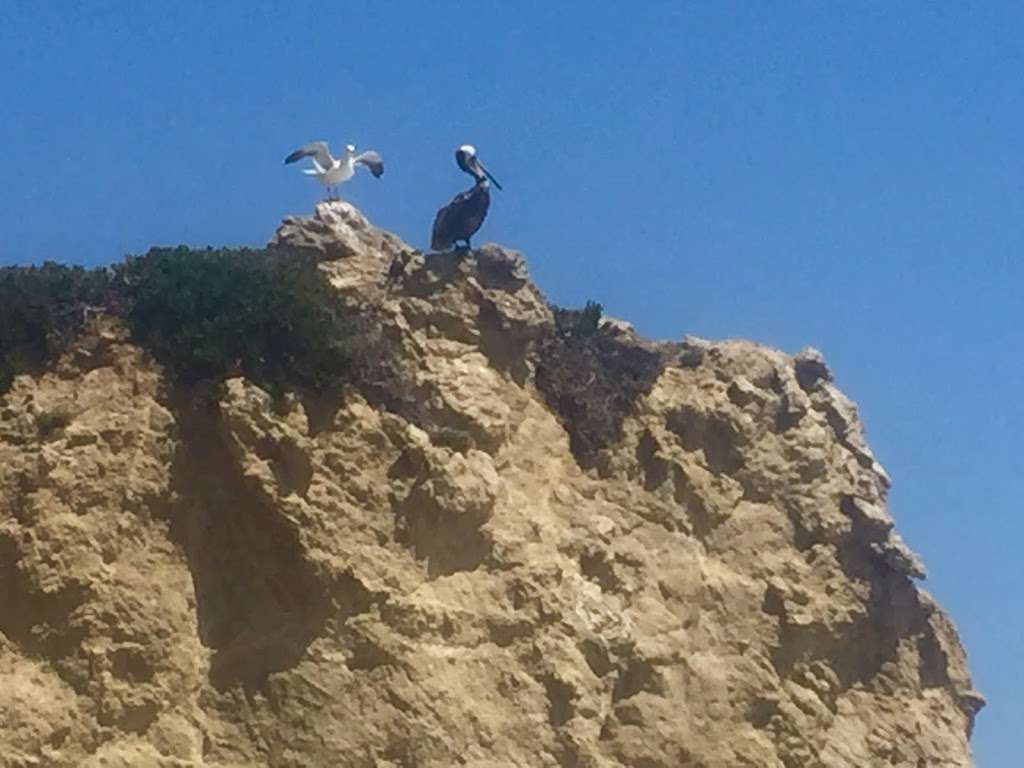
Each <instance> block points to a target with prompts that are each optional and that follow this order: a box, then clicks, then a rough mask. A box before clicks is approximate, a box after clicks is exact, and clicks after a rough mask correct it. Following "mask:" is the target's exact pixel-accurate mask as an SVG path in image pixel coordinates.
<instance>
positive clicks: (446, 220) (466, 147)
mask: <svg viewBox="0 0 1024 768" xmlns="http://www.w3.org/2000/svg"><path fill="white" fill-rule="evenodd" d="M455 162H457V163H458V164H459V168H461V169H462V170H464V171H465V172H466V173H468V174H469V175H471V176H472V177H473V179H474V180H475V182H476V183H475V184H473V186H472V187H471V188H469V189H467V190H466V191H465V192H461V193H460V194H458V195H456V196H455V198H454V199H453V200H452V201H451V202H450V203H448V205H446V206H445V207H444V208H442V209H441V210H439V211H438V212H437V217H436V218H435V219H434V231H433V233H432V234H431V237H430V247H431V248H433V249H434V250H435V251H443V250H445V249H447V248H451V247H452V246H453V245H455V244H456V243H457V242H458V241H459V240H465V241H466V248H470V247H471V246H470V244H469V238H470V237H472V236H473V235H474V234H475V233H476V231H477V230H478V229H480V225H481V224H483V223H484V218H485V217H486V216H487V208H488V206H490V204H491V190H490V187H491V184H490V182H493V183H494V186H495V187H497V188H498V189H501V184H499V183H498V180H497V179H495V178H494V177H493V176H492V175H491V172H490V171H488V170H487V169H486V168H484V166H483V163H481V162H480V159H479V158H478V157H477V156H476V148H475V147H474V146H472V145H471V144H463V145H462V146H461V147H459V148H458V149H457V150H455ZM488 180H490V182H489V181H488Z"/></svg>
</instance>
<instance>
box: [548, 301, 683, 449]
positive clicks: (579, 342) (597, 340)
mask: <svg viewBox="0 0 1024 768" xmlns="http://www.w3.org/2000/svg"><path fill="white" fill-rule="evenodd" d="M600 318H601V305H600V304H596V303H594V302H587V305H586V306H585V307H584V308H583V309H578V310H567V309H559V308H556V309H555V329H554V332H553V333H552V334H551V335H550V336H549V337H548V338H547V339H545V340H544V341H543V342H542V343H541V344H540V349H539V355H538V361H537V368H536V384H537V389H538V390H539V391H540V392H541V394H542V395H543V396H544V399H545V401H546V402H547V404H548V406H549V407H550V408H551V409H552V410H553V411H555V413H557V414H558V415H559V418H560V419H561V421H562V424H563V426H565V428H566V430H567V431H568V433H569V447H570V448H571V450H572V453H573V455H574V456H575V457H576V459H577V461H578V462H579V463H580V465H581V466H584V467H588V466H593V465H594V464H595V462H596V460H597V457H598V453H599V452H600V450H601V449H602V448H606V447H608V446H609V445H612V444H613V443H615V442H616V441H618V440H619V439H621V438H622V422H623V420H624V419H625V417H626V416H627V415H628V414H629V413H630V412H631V411H632V410H633V407H634V405H635V403H636V401H637V399H638V398H639V397H641V396H642V395H644V394H646V393H647V392H649V391H650V389H651V386H653V384H654V381H655V379H657V377H658V375H659V374H660V373H661V371H662V368H663V364H662V359H661V355H660V354H659V353H658V352H656V351H653V350H651V349H649V348H647V347H645V346H643V345H641V344H639V343H637V342H635V341H630V340H624V339H622V338H620V337H619V336H618V335H617V334H615V333H614V332H613V331H611V330H609V329H605V328H601V327H599V321H600Z"/></svg>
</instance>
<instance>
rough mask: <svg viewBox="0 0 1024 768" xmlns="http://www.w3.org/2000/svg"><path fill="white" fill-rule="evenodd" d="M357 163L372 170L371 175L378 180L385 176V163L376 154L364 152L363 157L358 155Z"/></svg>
mask: <svg viewBox="0 0 1024 768" xmlns="http://www.w3.org/2000/svg"><path fill="white" fill-rule="evenodd" d="M355 162H357V163H362V164H363V165H365V166H366V167H367V168H369V169H370V173H372V174H373V175H374V176H376V177H377V178H378V179H379V178H380V177H381V176H383V175H384V161H383V160H382V159H381V157H380V155H378V154H377V153H376V152H372V151H371V152H363V153H362V154H361V155H356V157H355Z"/></svg>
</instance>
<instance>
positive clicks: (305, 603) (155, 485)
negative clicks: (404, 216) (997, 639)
mask: <svg viewBox="0 0 1024 768" xmlns="http://www.w3.org/2000/svg"><path fill="white" fill-rule="evenodd" d="M273 244H274V245H276V246H280V247H297V248H300V249H304V250H305V251H306V252H308V253H311V254H313V255H314V256H315V258H316V259H317V260H318V261H319V262H320V265H319V266H320V269H322V270H323V271H324V273H325V274H326V275H328V277H329V278H330V280H331V281H332V283H333V284H334V285H335V286H336V287H338V289H339V290H342V291H344V292H345V293H346V295H347V296H348V297H349V299H350V300H351V301H352V302H353V305H354V306H362V305H365V304H369V305H372V306H373V308H374V310H375V311H376V312H378V313H379V316H380V317H381V318H382V322H383V323H384V324H385V326H386V330H387V332H388V334H389V336H390V337H393V338H394V339H395V342H396V344H397V345H398V347H399V348H400V350H401V352H402V359H403V363H404V364H405V365H406V366H407V374H408V375H409V376H410V378H411V380H412V381H413V384H414V387H413V389H414V391H415V392H416V396H417V398H418V402H417V403H416V408H415V409H411V410H409V412H408V413H407V412H405V411H402V412H400V413H390V412H385V411H383V410H380V409H378V408H375V407H372V406H371V405H370V404H369V402H368V401H367V399H365V398H364V397H363V396H361V394H360V393H358V392H355V391H348V392H346V393H345V394H344V397H343V398H341V399H339V400H338V401H337V402H332V403H327V404H324V403H318V404H313V403H310V402H306V401H304V400H303V399H302V398H300V397H298V396H295V395H287V396H285V397H284V398H283V399H280V400H279V401H278V402H274V401H273V400H272V398H271V397H270V395H269V394H268V393H266V392H263V391H262V390H260V389H259V387H257V386H256V385H254V384H253V383H252V382H249V381H246V380H244V379H233V380H230V381H228V382H226V383H225V386H224V388H223V392H222V395H221V396H220V397H219V401H218V402H217V403H215V407H205V406H204V405H203V404H202V403H201V402H199V401H190V400H189V399H188V397H187V393H177V394H176V396H175V397H167V396H166V395H167V393H166V392H164V390H163V385H164V382H163V379H162V377H161V373H160V371H159V370H158V369H157V368H156V367H155V366H154V365H153V364H152V363H151V362H149V360H148V358H147V357H146V356H145V355H144V354H143V353H142V352H141V351H140V350H138V349H136V348H135V347H133V346H132V345H131V344H130V343H128V342H127V341H126V338H125V336H124V334H123V333H122V332H121V331H120V330H119V329H117V327H116V324H111V323H110V322H108V321H107V320H106V319H104V318H101V319H100V321H98V324H97V326H96V327H95V328H93V330H92V331H91V332H90V333H89V334H87V335H86V337H85V338H83V339H82V340H81V343H80V344H79V345H78V348H77V349H75V350H72V351H70V352H69V353H68V354H67V355H65V357H64V358H63V359H62V360H61V361H59V363H57V364H56V365H55V366H54V369H53V370H52V371H50V372H48V373H46V374H44V375H42V376H40V377H38V378H32V377H28V376H22V377H19V378H18V379H17V380H16V382H15V384H14V386H13V387H12V388H11V389H10V391H8V392H7V393H6V394H5V395H3V396H0V632H2V635H0V677H2V680H0V717H2V718H3V722H4V723H5V728H4V730H3V732H2V734H0V740H2V744H0V746H2V749H0V766H5V767H7V766H9V767H10V768H15V767H16V766H17V768H23V767H24V766H57V767H58V768H61V767H63V766H68V767H69V768H70V766H97V767H98V766H157V767H159V768H163V767H164V766H167V767H171V766H173V767H175V768H178V767H179V766H181V767H184V766H190V767H195V768H198V767H200V766H209V767H210V768H213V767H216V768H228V767H229V766H232V767H233V766H264V765H265V766H275V767H278V766H280V767H284V766H304V767H305V766H324V767H325V768H326V767H327V766H331V767H332V768H334V766H414V765H416V766H449V765H470V766H531V767H533V766H563V767H568V766H594V767H598V766H600V767H601V768H611V767H612V766H641V765H642V766H648V767H649V768H653V767H654V766H666V767H668V766H671V767H672V768H677V767H678V766H693V767H696V766H703V767H705V768H717V767H718V766H773V767H777V768H795V767H797V766H799V767H800V768H808V767H811V766H829V768H832V767H833V766H850V767H851V768H853V767H854V766H856V768H863V766H872V765H887V766H902V767H904V768H917V767H918V766H920V765H938V764H942V765H949V766H954V765H955V766H969V765H971V759H970V752H969V747H968V735H969V732H970V728H971V724H972V722H973V718H974V716H975V714H976V713H977V712H978V710H979V709H980V707H981V705H982V704H983V699H981V697H980V695H979V694H978V693H977V692H976V691H975V690H974V688H973V686H972V684H971V680H970V677H969V675H968V672H967V669H966V661H965V657H964V653H963V649H962V648H961V645H960V643H959V640H958V638H957V636H956V632H955V629H954V628H953V625H952V623H951V622H950V621H949V619H948V618H947V617H946V616H945V614H943V613H942V611H941V609H940V608H938V607H937V606H936V605H935V603H934V602H933V601H932V600H931V598H930V597H929V596H928V595H927V594H926V593H925V592H923V591H922V590H921V589H920V588H919V587H918V586H917V583H916V582H915V581H914V579H915V578H919V577H921V576H923V568H922V567H921V566H920V562H919V560H918V559H917V558H916V556H914V555H913V553H912V552H911V551H910V550H909V549H907V547H906V545H905V544H903V543H902V541H901V539H900V538H899V536H898V535H897V534H896V533H895V531H894V526H893V521H892V519H891V517H890V516H889V514H888V512H887V511H886V508H885V492H886V489H887V487H888V483H889V481H888V478H887V477H886V475H885V473H884V471H883V470H882V469H881V467H880V466H879V465H878V464H877V462H876V461H875V460H874V458H873V457H872V455H871V452H870V449H869V448H868V446H867V444H866V442H865V441H864V437H863V429H862V426H861V423H860V421H859V419H858V417H857V412H856V409H855V407H854V406H853V404H852V403H850V402H849V401H848V400H847V399H846V398H845V397H844V396H843V395H842V394H841V393H840V392H839V391H838V390H837V389H836V388H835V386H834V384H833V383H832V380H831V378H832V377H831V374H830V373H829V371H828V369H827V367H826V366H825V364H824V361H823V360H822V358H821V356H820V354H819V353H817V352H815V351H813V350H808V351H805V352H803V353H801V354H800V355H798V356H796V357H789V356H787V355H785V354H783V353H781V352H777V351H775V350H770V349H766V348H763V347H759V346H756V345H754V344H750V343H747V342H742V341H727V342H712V341H708V340H702V339H696V338H692V337H688V338H686V339H685V340H684V341H683V342H682V343H680V344H677V345H655V344H652V343H650V342H646V341H644V340H642V339H640V338H639V337H638V336H636V334H635V332H633V331H632V329H631V327H629V326H628V324H626V323H624V322H621V321H613V320H610V319H609V320H606V322H605V323H604V330H603V331H602V332H604V333H609V334H612V335H614V337H615V339H616V342H615V343H616V344H617V345H619V346H616V347H615V350H617V353H619V352H622V353H625V352H628V350H629V349H630V345H642V347H643V349H645V350H648V351H651V350H653V351H654V352H656V353H657V354H658V355H660V356H661V359H663V360H664V361H665V367H664V370H663V371H662V372H661V373H660V375H658V376H657V378H656V380H655V381H654V382H653V384H652V386H651V387H650V389H649V391H647V392H646V393H645V394H644V395H642V396H641V397H640V398H639V399H637V401H636V402H635V403H633V404H632V407H631V410H630V411H629V413H628V415H627V416H626V417H625V419H624V422H623V424H622V436H621V439H619V440H617V442H614V443H613V444H610V445H605V446H603V447H602V449H601V451H600V457H599V461H597V463H596V464H594V465H591V468H589V469H587V470H584V469H581V467H580V465H579V464H578V462H577V460H576V458H575V457H574V456H573V454H572V452H571V451H570V443H569V439H568V437H567V434H566V429H565V425H564V424H563V423H562V421H561V420H560V417H559V416H558V415H557V414H555V413H553V412H552V411H551V410H550V409H549V407H548V406H547V405H546V401H545V399H544V398H543V397H542V396H541V394H540V393H539V392H538V391H537V389H536V385H535V381H534V377H533V372H534V370H535V368H534V366H535V364H536V361H535V358H534V354H535V346H536V343H537V342H538V341H539V340H541V339H544V338H546V336H547V335H548V334H550V333H551V331H552V325H553V318H552V313H551V309H550V308H549V306H548V305H547V302H546V301H545V300H544V298H543V296H542V295H541V294H540V292H539V291H538V289H537V288H536V287H535V286H534V285H533V284H532V283H531V282H530V281H529V277H528V275H527V271H526V266H525V262H524V260H523V259H522V257H521V256H520V255H519V254H516V253H514V252H512V251H507V250H505V249H502V248H500V247H498V246H492V245H490V246H485V247H484V248H481V249H479V250H477V251H474V252H472V253H469V254H466V253H447V254H421V253H418V252H416V251H414V250H413V249H411V248H409V247H408V246H405V245H404V244H403V243H401V242H400V241H399V240H398V239H397V238H395V237H394V236H393V235H389V234H386V233H382V232H380V231H378V230H376V229H375V228H373V227H372V225H370V224H369V222H367V221H366V219H365V218H364V217H362V215H361V214H359V212H358V211H356V210H355V209H354V208H352V207H351V206H350V205H348V204H346V203H324V204H320V205H318V206H317V209H316V213H315V215H314V216H313V217H312V218H298V217H295V218H289V219H286V220H285V222H284V223H283V224H282V226H281V228H280V229H279V230H278V232H277V234H276V235H275V238H274V240H273ZM413 414H415V415H413ZM901 481H902V482H913V478H901Z"/></svg>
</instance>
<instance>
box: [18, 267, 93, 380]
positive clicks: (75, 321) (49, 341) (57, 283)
mask: <svg viewBox="0 0 1024 768" xmlns="http://www.w3.org/2000/svg"><path fill="white" fill-rule="evenodd" d="M109 289H110V274H109V272H108V271H107V270H104V269H93V270H87V269H84V268H82V267H67V266H63V265H60V264H54V263H52V262H47V263H46V264H43V265H42V266H36V267H5V268H3V269H0V393H2V392H4V391H5V390H6V389H7V388H8V387H9V386H10V384H11V381H12V380H13V378H14V377H15V376H17V375H18V374H20V373H35V372H38V371H39V370H41V369H42V368H44V367H45V366H46V365H47V364H48V363H49V362H50V361H52V360H54V359H56V358H57V357H58V356H60V354H61V353H62V352H63V351H64V350H65V349H66V348H67V346H68V345H69V344H70V343H71V342H72V341H73V340H74V338H75V336H76V335H77V334H78V333H79V331H80V330H81V328H82V325H83V324H84V322H85V316H86V312H87V311H88V308H89V307H96V306H101V305H104V304H106V303H107V301H108V298H109Z"/></svg>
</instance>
